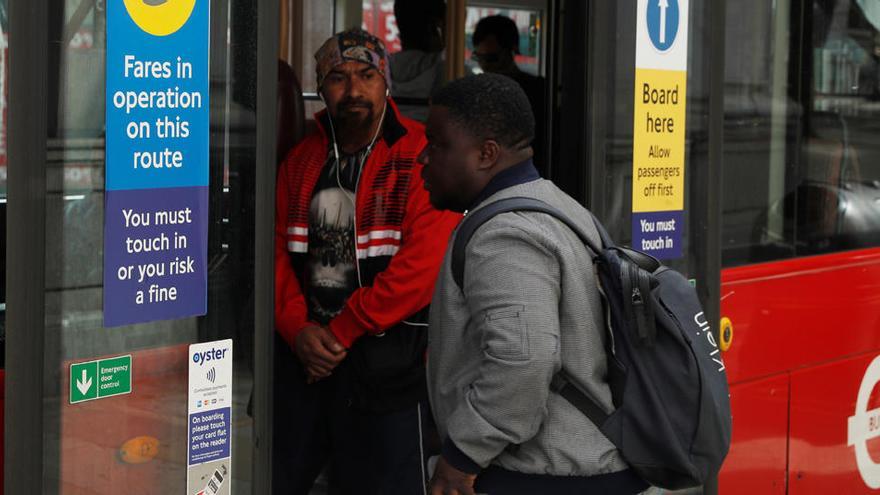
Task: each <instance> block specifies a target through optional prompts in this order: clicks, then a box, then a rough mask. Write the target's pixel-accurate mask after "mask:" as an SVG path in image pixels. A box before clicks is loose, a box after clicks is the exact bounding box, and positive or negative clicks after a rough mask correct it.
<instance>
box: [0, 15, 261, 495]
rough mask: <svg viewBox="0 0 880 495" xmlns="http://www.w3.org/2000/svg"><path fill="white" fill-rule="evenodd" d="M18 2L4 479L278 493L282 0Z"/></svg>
mask: <svg viewBox="0 0 880 495" xmlns="http://www.w3.org/2000/svg"><path fill="white" fill-rule="evenodd" d="M264 4H265V5H267V6H273V5H274V8H273V12H271V14H270V13H267V12H266V11H265V10H263V9H264ZM6 7H7V3H6V1H3V2H0V14H2V15H0V19H2V20H3V23H2V31H3V35H2V36H3V42H4V43H3V47H4V52H3V56H2V57H0V61H4V60H5V46H6V45H5V40H6V32H7V23H6V20H7V16H6V13H7V11H6ZM8 7H9V11H8V13H9V16H8V25H9V33H10V44H9V47H10V48H9V54H10V61H11V62H10V66H11V67H12V70H11V71H10V73H9V78H8V81H9V102H10V106H9V112H8V113H9V117H10V121H9V136H10V139H9V140H8V141H7V140H5V139H2V140H0V146H5V143H7V142H9V143H10V146H9V157H10V159H9V164H10V166H9V174H8V184H7V173H6V170H7V169H6V153H5V149H2V155H0V160H2V161H0V209H2V218H3V219H4V220H3V225H4V226H5V227H7V228H6V229H5V232H4V235H5V236H6V237H5V242H4V243H3V246H4V247H3V250H4V253H5V254H6V257H5V260H8V261H9V263H8V264H5V265H4V270H3V273H4V275H5V276H4V278H5V283H6V286H7V287H9V288H10V290H9V291H8V292H4V291H0V295H2V296H3V298H2V300H0V315H4V310H6V312H5V315H4V316H6V318H5V328H7V329H8V334H9V335H10V336H12V340H11V341H10V343H9V346H8V348H7V351H8V353H7V356H8V360H7V368H6V372H7V373H6V386H7V388H6V390H7V392H8V395H7V397H8V400H7V403H6V405H7V409H6V412H7V415H6V421H5V425H4V426H5V432H6V448H7V452H6V454H7V456H6V459H5V461H6V462H5V466H4V467H5V474H6V483H5V486H6V493H46V494H53V493H61V494H75V493H95V494H110V493H126V494H145V495H146V494H156V493H181V494H182V493H187V494H210V495H217V494H230V493H268V484H267V483H268V480H269V479H270V476H268V472H269V471H268V466H269V463H268V459H269V457H268V454H267V452H269V449H270V448H271V436H270V435H268V434H267V431H266V430H264V428H266V427H267V426H266V425H267V421H266V420H265V418H267V417H268V416H265V414H266V411H267V408H266V407H265V405H266V400H267V394H268V383H269V382H268V374H269V370H271V367H270V366H271V359H270V356H271V353H270V352H268V351H267V349H268V347H267V346H268V345H270V343H271V338H272V328H271V314H272V300H271V280H272V273H273V272H272V256H273V254H272V253H273V251H272V225H273V211H274V208H273V200H272V198H273V194H272V191H274V188H273V186H272V184H274V182H273V181H274V174H275V131H274V128H275V121H276V116H275V86H274V85H275V83H276V80H275V70H276V64H277V56H276V55H275V53H277V49H278V41H277V33H278V31H277V29H278V26H277V9H278V5H277V2H260V7H258V6H257V3H256V2H250V1H220V0H211V1H208V0H191V1H188V2H186V1H184V2H177V1H174V2H165V1H146V0H136V1H129V0H125V1H123V0H105V1H80V0H60V1H53V2H38V3H35V4H32V3H29V2H9V4H8ZM157 12H158V13H159V14H157ZM258 13H259V15H258ZM264 24H265V25H264ZM6 67H7V65H5V64H2V65H0V77H3V78H4V82H5V81H6V79H5V78H6V77H7V76H6ZM2 87H3V88H4V89H5V84H4V85H3V86H2ZM267 95H268V98H267ZM267 102H268V104H267ZM3 103H4V104H5V100H4V101H3ZM0 109H2V111H3V118H4V120H3V121H2V122H3V123H4V124H5V116H6V107H5V105H0ZM258 109H259V110H258ZM4 138H5V136H4ZM7 191H8V193H9V203H8V205H7V204H6V193H7ZM7 206H8V209H6V207H7ZM255 239H256V240H257V241H256V242H255ZM7 246H8V251H7ZM7 268H8V270H7ZM267 283H268V284H269V285H268V289H267V287H266V286H267ZM3 328H4V325H3V323H0V330H2V329H3Z"/></svg>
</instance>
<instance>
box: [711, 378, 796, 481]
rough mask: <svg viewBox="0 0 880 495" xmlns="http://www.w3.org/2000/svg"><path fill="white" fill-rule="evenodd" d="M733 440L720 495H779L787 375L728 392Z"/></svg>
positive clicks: (784, 451) (785, 440)
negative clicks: (745, 494) (743, 494)
mask: <svg viewBox="0 0 880 495" xmlns="http://www.w3.org/2000/svg"><path fill="white" fill-rule="evenodd" d="M730 407H731V413H732V415H733V439H732V441H731V445H730V452H729V453H728V454H727V459H726V460H725V461H724V466H723V467H722V469H721V473H720V475H719V486H720V493H721V494H730V495H734V494H742V493H747V494H752V495H756V494H767V495H783V494H784V493H785V477H786V463H787V445H788V375H787V374H783V375H781V376H775V377H772V378H765V379H761V380H756V381H752V382H747V383H741V384H739V385H734V386H732V387H731V388H730Z"/></svg>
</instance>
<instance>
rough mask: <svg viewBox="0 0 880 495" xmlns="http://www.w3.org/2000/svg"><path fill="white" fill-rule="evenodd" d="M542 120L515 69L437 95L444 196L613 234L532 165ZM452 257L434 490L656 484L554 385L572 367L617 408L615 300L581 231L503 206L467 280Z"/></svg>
mask: <svg viewBox="0 0 880 495" xmlns="http://www.w3.org/2000/svg"><path fill="white" fill-rule="evenodd" d="M534 128H535V120H534V117H533V115H532V111H531V108H530V106H529V101H528V99H527V97H526V95H525V94H524V93H523V91H522V89H520V87H519V86H518V85H517V84H516V83H515V82H514V81H513V80H511V79H509V78H507V77H504V76H500V75H495V74H482V75H479V76H471V77H468V78H464V79H460V80H457V81H454V82H452V83H450V84H449V85H447V86H446V87H444V88H442V89H441V90H440V91H438V92H437V93H435V95H434V97H433V101H432V106H431V109H430V112H429V115H428V121H427V129H426V135H427V138H428V144H427V146H426V148H425V150H424V151H423V152H422V153H421V155H420V156H419V161H420V162H421V163H422V164H424V169H423V172H422V176H423V178H424V179H425V189H426V190H428V192H429V194H430V200H431V203H432V204H433V205H434V207H436V208H438V209H448V210H453V211H457V212H466V211H471V212H472V211H475V210H477V209H479V208H481V207H483V206H485V205H487V204H489V203H491V202H493V201H496V200H498V199H501V198H506V197H511V196H527V197H532V198H537V199H540V200H543V201H545V202H547V203H549V204H551V205H552V206H554V207H556V208H558V209H560V210H561V211H562V212H564V213H566V214H567V215H568V216H569V217H570V218H572V219H575V221H576V222H578V223H579V227H580V228H581V229H582V230H583V232H585V233H586V234H587V235H588V236H590V237H592V238H593V239H594V240H595V241H596V242H597V243H599V239H598V233H597V231H596V227H595V225H594V224H593V222H592V221H591V220H590V216H589V214H588V213H587V211H586V210H585V209H584V208H583V207H582V206H581V205H580V204H578V203H577V202H576V201H575V200H574V199H572V198H571V197H569V196H568V195H566V194H565V193H564V192H562V191H561V190H560V189H558V188H557V187H556V186H555V185H554V184H553V183H552V182H549V181H546V180H543V179H541V178H540V176H539V175H538V173H537V171H536V170H535V168H534V166H533V165H532V161H531V156H532V149H531V147H530V146H529V144H528V143H529V142H530V141H531V139H532V137H533V134H534ZM452 242H453V241H452V240H450V244H449V245H450V246H452ZM450 257H451V252H450V250H447V253H446V259H445V260H444V262H443V266H442V268H441V273H440V277H439V278H438V280H437V285H436V289H435V293H434V298H433V301H432V303H431V316H430V327H429V344H428V349H429V350H428V389H429V397H430V401H431V406H432V408H433V412H434V417H435V418H436V420H437V426H438V428H439V432H440V435H441V438H442V440H443V454H442V456H441V458H440V460H439V461H438V463H437V467H436V469H435V473H434V476H433V478H432V480H431V491H430V493H431V494H432V495H437V494H462V495H465V494H472V493H474V490H476V492H478V493H490V494H504V495H507V494H518V493H523V494H525V493H529V494H534V493H553V494H560V493H615V494H619V493H638V492H640V491H642V490H644V489H645V488H646V487H647V485H646V484H645V483H644V482H643V481H641V480H640V479H639V478H638V477H636V476H635V475H634V474H633V473H632V472H631V471H630V470H629V469H628V466H627V464H626V463H625V462H624V460H623V459H622V457H621V455H620V453H619V452H618V451H617V449H616V448H615V447H614V445H613V444H611V443H610V442H609V441H608V440H607V439H606V438H605V437H604V436H603V435H602V434H601V433H600V432H599V430H598V429H597V428H596V427H595V426H594V425H593V424H592V423H591V422H590V420H589V419H587V417H586V416H584V415H583V414H582V413H581V412H580V411H578V410H577V409H575V408H574V406H572V405H571V404H570V403H569V402H567V401H566V400H565V399H563V398H562V397H561V396H558V395H556V394H555V393H553V392H551V390H550V382H551V380H552V378H553V375H554V374H555V373H556V372H558V371H559V370H560V369H561V368H562V367H565V369H566V370H567V372H568V374H569V375H570V378H571V379H572V380H573V381H575V382H576V384H577V385H579V386H581V387H582V388H583V389H585V390H587V391H588V392H589V393H590V394H591V395H592V396H593V397H596V398H598V399H599V400H600V401H601V403H602V404H603V405H604V406H605V407H606V409H608V410H610V409H611V408H612V405H611V393H610V390H609V387H608V384H607V382H606V381H605V376H606V366H607V361H606V357H605V351H604V349H605V346H604V339H605V338H606V334H605V331H604V325H603V310H602V306H601V302H600V299H599V292H598V288H597V284H596V281H595V276H594V273H593V267H592V263H591V259H590V254H589V253H588V252H587V248H586V247H585V246H584V245H583V244H582V243H581V242H580V241H579V239H578V237H577V236H576V234H575V233H574V232H572V231H571V230H569V229H568V228H567V227H566V226H565V225H564V224H562V223H561V222H559V221H557V220H556V219H554V218H551V217H549V216H547V215H545V214H542V213H536V212H512V213H503V214H500V215H497V216H495V217H493V218H492V219H490V220H489V221H487V222H486V223H485V224H483V225H482V226H481V227H480V228H479V229H477V231H476V232H475V233H474V235H473V237H472V238H471V241H470V242H469V243H468V245H467V248H466V250H465V259H466V267H467V268H466V270H465V273H464V280H463V284H462V289H459V287H458V286H457V285H456V283H455V282H454V280H453V276H452V272H451V268H450Z"/></svg>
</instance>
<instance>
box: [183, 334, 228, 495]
mask: <svg viewBox="0 0 880 495" xmlns="http://www.w3.org/2000/svg"><path fill="white" fill-rule="evenodd" d="M187 402H188V425H189V426H188V427H187V432H188V434H187V455H186V459H187V487H188V489H187V493H188V494H193V493H199V492H198V490H200V489H203V488H204V489H205V490H206V492H205V493H210V494H212V495H213V494H228V493H230V485H231V483H230V481H229V478H230V475H231V472H230V471H231V468H232V462H231V461H232V459H231V452H232V450H231V441H232V417H231V414H232V340H231V339H227V340H218V341H214V342H205V343H201V344H193V345H191V346H189V394H188V399H187Z"/></svg>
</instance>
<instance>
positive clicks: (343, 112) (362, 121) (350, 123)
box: [336, 100, 376, 132]
mask: <svg viewBox="0 0 880 495" xmlns="http://www.w3.org/2000/svg"><path fill="white" fill-rule="evenodd" d="M363 109H365V110H366V112H363V111H362V110H363ZM351 110H361V111H360V112H354V111H351ZM375 118H376V114H375V112H374V110H373V104H372V103H370V102H368V101H352V100H345V101H341V102H339V105H338V106H337V107H336V120H338V121H339V127H340V128H341V129H342V130H345V131H353V132H359V131H363V130H364V129H369V128H372V125H370V124H372V123H373V120H374V119H375Z"/></svg>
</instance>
